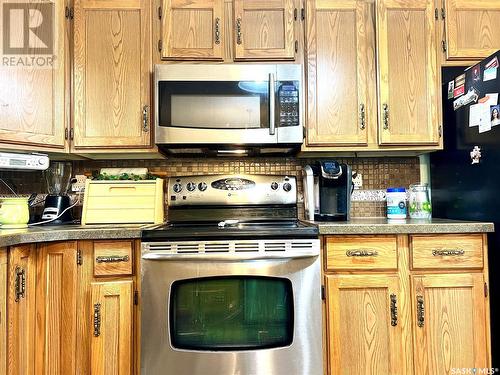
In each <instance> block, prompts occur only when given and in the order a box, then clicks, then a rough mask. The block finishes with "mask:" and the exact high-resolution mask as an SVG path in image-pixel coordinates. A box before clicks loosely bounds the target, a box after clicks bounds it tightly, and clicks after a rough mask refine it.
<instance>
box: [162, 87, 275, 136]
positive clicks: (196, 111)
mask: <svg viewBox="0 0 500 375" xmlns="http://www.w3.org/2000/svg"><path fill="white" fill-rule="evenodd" d="M158 95H159V108H158V111H159V125H160V126H165V127H182V128H203V129H258V128H269V83H268V82H265V81H262V82H260V81H255V82H252V81H249V82H246V81H244V82H232V81H230V82H225V81H224V82H220V81H199V82H198V81H194V82H184V81H160V82H159V83H158Z"/></svg>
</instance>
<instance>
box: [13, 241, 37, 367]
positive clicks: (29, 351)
mask: <svg viewBox="0 0 500 375" xmlns="http://www.w3.org/2000/svg"><path fill="white" fill-rule="evenodd" d="M36 256H37V253H36V248H35V246H34V245H21V246H15V247H11V248H10V249H9V282H8V288H9V289H8V292H7V293H8V301H7V310H8V311H9V323H8V325H9V326H8V353H9V368H8V371H9V372H8V373H9V375H33V374H35V321H36V305H35V277H36Z"/></svg>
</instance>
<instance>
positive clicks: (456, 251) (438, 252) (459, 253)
mask: <svg viewBox="0 0 500 375" xmlns="http://www.w3.org/2000/svg"><path fill="white" fill-rule="evenodd" d="M432 255H433V256H435V257H446V256H462V255H465V251H464V250H461V249H449V250H433V251H432Z"/></svg>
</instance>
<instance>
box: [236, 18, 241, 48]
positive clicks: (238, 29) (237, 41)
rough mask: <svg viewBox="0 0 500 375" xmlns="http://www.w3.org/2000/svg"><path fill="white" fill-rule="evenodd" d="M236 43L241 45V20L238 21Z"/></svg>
mask: <svg viewBox="0 0 500 375" xmlns="http://www.w3.org/2000/svg"><path fill="white" fill-rule="evenodd" d="M236 43H237V44H241V18H238V19H237V20H236Z"/></svg>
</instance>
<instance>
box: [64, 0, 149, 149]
mask: <svg viewBox="0 0 500 375" xmlns="http://www.w3.org/2000/svg"><path fill="white" fill-rule="evenodd" d="M150 4H151V2H150V1H147V0H116V1H93V0H75V5H74V8H75V16H74V17H75V19H74V143H73V146H74V148H76V149H80V148H111V149H114V148H134V147H135V148H140V147H147V146H150V144H151V132H150V72H151V67H152V65H151V58H152V56H151V35H150V34H151V30H150V28H151V14H150Z"/></svg>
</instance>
